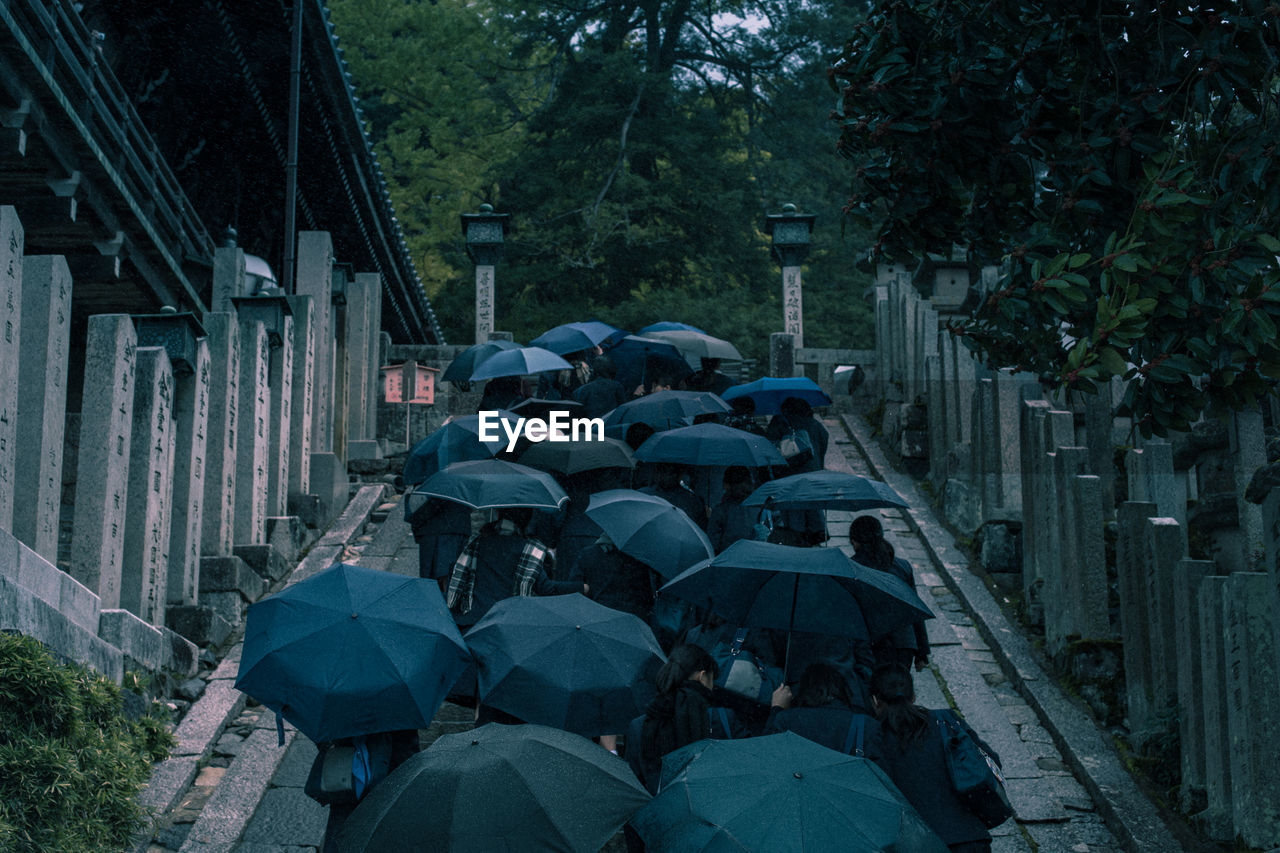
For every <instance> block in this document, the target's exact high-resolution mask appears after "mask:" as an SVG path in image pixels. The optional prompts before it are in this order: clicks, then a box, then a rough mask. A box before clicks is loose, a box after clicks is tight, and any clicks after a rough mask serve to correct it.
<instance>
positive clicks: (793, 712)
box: [764, 662, 888, 771]
mask: <svg viewBox="0 0 1280 853" xmlns="http://www.w3.org/2000/svg"><path fill="white" fill-rule="evenodd" d="M870 710H871V709H870V707H869V702H868V700H867V699H866V697H865V696H864V695H861V694H855V693H854V691H853V690H851V689H850V687H849V683H848V681H846V680H845V678H844V676H843V675H842V674H841V673H840V671H839V670H838V669H836V668H835V667H833V666H831V665H829V664H825V663H820V662H819V663H811V664H809V665H808V666H807V667H805V670H804V672H803V673H802V674H801V675H800V683H799V684H798V685H797V686H796V691H795V695H794V697H793V696H792V694H791V688H789V687H786V685H784V686H783V688H781V689H779V690H778V691H777V692H776V693H775V694H774V706H773V710H772V711H771V712H770V714H769V721H768V722H767V723H766V724H765V727H764V733H765V734H767V735H772V734H779V733H781V732H795V733H796V734H798V735H800V736H801V737H805V738H808V739H809V740H811V741H813V742H814V743H819V744H822V745H823V746H825V747H827V748H828V749H834V750H836V751H837V752H843V753H845V754H846V755H861V756H864V757H866V758H869V759H871V760H872V761H874V762H876V763H877V764H879V765H880V767H881V769H883V770H885V771H887V770H888V767H886V766H885V765H884V763H883V762H884V756H883V754H882V753H881V747H880V724H879V723H878V722H876V720H875V718H874V717H872V716H870V715H869V714H868V711H870Z"/></svg>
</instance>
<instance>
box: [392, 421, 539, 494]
mask: <svg viewBox="0 0 1280 853" xmlns="http://www.w3.org/2000/svg"><path fill="white" fill-rule="evenodd" d="M494 411H495V412H496V415H487V416H486V419H485V420H486V423H485V425H483V426H485V427H487V428H486V429H482V424H481V423H480V416H479V415H464V416H463V417H460V418H455V419H453V420H451V421H449V422H448V423H446V424H444V425H443V426H441V427H439V428H438V429H436V430H435V431H434V432H432V433H431V435H429V436H427V437H426V438H424V439H422V441H419V442H418V443H417V444H415V445H414V446H413V449H412V450H410V451H409V455H408V456H406V457H405V460H404V472H403V474H402V478H403V479H404V481H405V483H407V484H408V485H410V486H416V485H417V484H418V483H421V482H422V481H423V480H425V479H427V478H428V477H430V476H431V475H432V474H434V473H436V472H437V471H439V470H441V469H442V468H444V467H445V466H446V465H450V464H452V463H454V462H474V461H476V460H479V459H492V458H493V457H494V456H496V455H498V454H499V453H501V452H502V450H503V448H505V447H506V446H507V434H506V432H505V431H504V430H503V429H502V425H501V424H499V423H497V421H498V420H502V421H507V422H509V423H510V424H511V426H512V427H513V428H514V427H515V425H516V422H517V421H518V420H519V419H520V416H519V415H517V414H515V413H514V412H508V411H507V410H506V409H495V410H494ZM482 432H484V433H485V435H486V436H487V437H486V438H481V433H482Z"/></svg>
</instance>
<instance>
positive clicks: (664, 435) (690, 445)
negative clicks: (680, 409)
mask: <svg viewBox="0 0 1280 853" xmlns="http://www.w3.org/2000/svg"><path fill="white" fill-rule="evenodd" d="M636 459H637V460H639V461H640V462H676V463H679V464H681V465H706V466H711V467H727V466H729V465H745V466H746V467H748V468H764V467H766V466H770V465H776V466H778V467H779V468H781V467H783V466H785V465H786V464H787V460H785V459H783V458H782V454H781V453H779V452H778V448H777V447H774V445H773V442H771V441H769V439H767V438H765V437H764V436H762V435H756V434H755V433H750V432H747V431H746V430H741V429H735V428H733V427H731V426H725V425H724V424H714V423H704V424H694V425H693V426H687V427H677V428H676V429H670V430H666V431H664V432H657V433H654V434H653V435H651V436H649V438H648V439H646V440H645V443H644V444H642V445H640V446H639V447H638V448H636Z"/></svg>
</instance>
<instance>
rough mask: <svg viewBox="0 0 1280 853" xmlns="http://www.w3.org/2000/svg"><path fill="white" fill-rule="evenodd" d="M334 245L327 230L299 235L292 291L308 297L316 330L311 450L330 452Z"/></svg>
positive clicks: (331, 440) (300, 233) (331, 443)
mask: <svg viewBox="0 0 1280 853" xmlns="http://www.w3.org/2000/svg"><path fill="white" fill-rule="evenodd" d="M332 274H333V243H332V241H331V240H330V239H329V233H328V232H327V231H300V232H298V269H297V276H296V278H295V286H294V292H295V293H296V294H297V295H298V296H310V297H311V310H312V318H311V321H312V324H313V328H314V329H315V367H314V370H313V374H312V377H311V381H312V386H311V388H312V394H313V400H312V408H311V451H312V452H313V453H327V452H329V451H330V450H332V449H333V410H332V408H331V406H332V400H333V378H334V373H333V352H334V346H333V322H332V319H331V311H332V301H331V296H330V293H331V290H332V287H333V284H332Z"/></svg>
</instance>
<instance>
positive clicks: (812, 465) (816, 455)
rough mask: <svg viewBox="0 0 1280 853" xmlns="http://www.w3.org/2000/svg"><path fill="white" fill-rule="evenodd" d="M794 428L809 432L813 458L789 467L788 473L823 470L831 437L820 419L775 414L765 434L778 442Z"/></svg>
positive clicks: (809, 416) (808, 416)
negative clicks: (819, 421)
mask: <svg viewBox="0 0 1280 853" xmlns="http://www.w3.org/2000/svg"><path fill="white" fill-rule="evenodd" d="M793 429H802V430H804V431H805V432H807V433H808V434H809V440H810V441H811V442H813V459H810V460H809V461H808V462H806V463H804V464H803V465H796V466H792V467H790V468H788V470H787V473H788V474H802V473H804V472H806V471H821V470H822V468H823V465H824V464H825V462H826V458H827V443H828V441H829V440H830V438H831V437H830V435H829V434H828V433H827V428H826V427H824V426H823V425H822V424H820V423H818V419H817V418H815V417H814V416H813V415H806V416H805V417H803V418H796V417H790V416H788V415H781V414H779V415H774V416H773V418H772V419H771V420H770V421H769V426H768V428H767V429H766V430H765V436H766V437H767V438H768V439H769V440H770V441H772V442H775V443H776V442H777V441H778V440H779V439H780V438H782V437H783V436H784V435H786V434H787V433H789V432H791V431H792V430H793Z"/></svg>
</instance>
